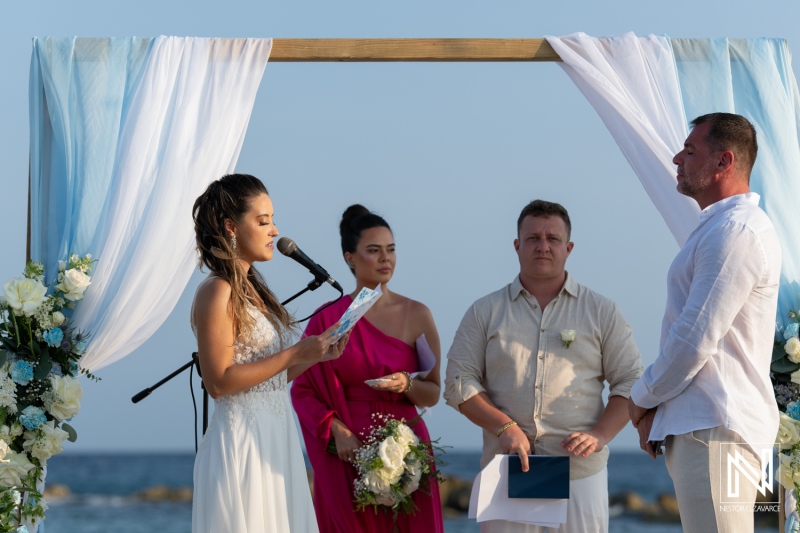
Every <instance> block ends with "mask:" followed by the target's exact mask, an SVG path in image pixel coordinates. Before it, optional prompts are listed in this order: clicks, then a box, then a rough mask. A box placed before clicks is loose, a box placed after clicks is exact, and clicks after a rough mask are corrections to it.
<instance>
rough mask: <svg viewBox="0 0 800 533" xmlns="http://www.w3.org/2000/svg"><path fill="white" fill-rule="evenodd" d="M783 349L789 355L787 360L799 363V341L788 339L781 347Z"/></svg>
mask: <svg viewBox="0 0 800 533" xmlns="http://www.w3.org/2000/svg"><path fill="white" fill-rule="evenodd" d="M783 349H784V350H786V353H787V354H789V360H790V361H791V362H792V363H800V339H798V338H797V337H789V340H788V341H786V344H784V345H783Z"/></svg>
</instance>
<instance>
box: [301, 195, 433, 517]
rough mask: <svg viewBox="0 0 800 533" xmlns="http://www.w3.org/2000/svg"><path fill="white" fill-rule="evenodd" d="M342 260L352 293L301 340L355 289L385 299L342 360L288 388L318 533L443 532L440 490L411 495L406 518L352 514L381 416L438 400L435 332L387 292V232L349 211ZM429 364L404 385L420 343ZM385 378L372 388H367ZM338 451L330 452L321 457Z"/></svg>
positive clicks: (419, 310)
mask: <svg viewBox="0 0 800 533" xmlns="http://www.w3.org/2000/svg"><path fill="white" fill-rule="evenodd" d="M340 233H341V236H342V252H343V254H344V260H345V261H346V262H347V265H348V266H349V267H350V270H351V271H352V272H353V274H354V275H355V278H356V287H355V290H354V291H353V292H352V294H351V295H346V296H345V297H344V298H342V299H341V300H339V301H338V302H336V303H335V304H333V305H331V306H330V307H328V308H326V309H323V310H322V311H321V312H320V313H318V314H317V315H315V316H314V317H313V318H312V319H311V321H310V322H309V324H308V327H307V328H306V330H305V333H304V335H317V334H319V333H320V332H323V331H325V330H326V329H327V328H328V327H330V326H331V325H333V324H335V323H336V321H337V320H338V319H339V318H340V317H341V316H342V313H344V311H345V309H347V307H348V306H349V305H350V303H351V302H352V298H353V297H354V296H355V295H356V294H358V292H359V291H360V290H361V289H362V288H363V287H368V288H370V289H374V288H375V287H377V286H378V285H380V287H381V291H382V292H383V296H381V298H380V299H379V300H378V301H377V302H376V303H375V305H374V306H373V307H372V308H371V309H370V310H369V311H368V312H367V314H366V315H365V316H364V317H363V318H362V319H361V320H359V321H358V323H356V326H355V327H354V328H353V330H352V331H351V333H350V340H349V342H348V344H347V346H346V348H345V350H344V352H343V353H342V355H341V357H339V359H337V360H335V361H328V362H325V363H320V364H317V365H315V366H313V367H312V368H310V369H309V370H307V371H306V372H305V373H304V374H302V375H301V376H299V377H298V378H297V379H295V381H294V385H293V387H292V391H291V394H292V403H293V404H294V408H295V411H297V416H298V418H299V419H300V425H301V428H302V430H303V437H304V439H305V442H306V450H307V452H308V456H309V459H310V460H311V466H312V467H313V468H314V506H315V509H316V514H317V521H318V523H319V529H320V532H321V533H357V532H376V533H391V532H394V531H396V532H411V531H413V532H415V533H422V532H425V533H437V532H442V531H444V526H443V523H442V506H441V502H440V499H439V488H438V486H437V485H436V483H432V484H431V485H430V486H429V487H428V489H427V491H426V490H422V489H420V490H417V491H416V492H415V493H414V502H415V504H416V506H417V510H416V512H415V513H414V514H408V515H404V514H398V515H397V518H396V519H395V516H394V513H393V512H392V511H391V509H390V508H388V507H387V508H381V509H378V512H377V513H376V512H374V510H373V509H371V508H368V509H366V510H364V511H356V506H355V504H354V503H353V501H354V495H353V481H354V480H355V478H356V470H355V468H354V467H353V465H352V461H353V459H354V458H355V452H356V450H357V449H358V448H359V447H360V446H361V444H362V442H363V440H364V438H365V436H366V435H367V434H368V433H369V428H370V427H371V425H372V424H373V420H372V415H373V414H374V413H380V414H384V415H392V416H393V417H394V418H397V419H401V418H402V419H405V420H406V421H410V420H412V419H414V418H415V417H416V416H417V407H429V406H432V405H435V404H436V402H437V401H438V400H439V393H440V385H439V358H440V347H439V334H438V333H437V331H436V325H435V324H434V322H433V317H432V315H431V312H430V311H429V310H428V308H427V307H425V306H424V305H423V304H421V303H420V302H416V301H414V300H412V299H410V298H406V297H405V296H401V295H399V294H397V293H394V292H392V291H390V290H389V287H388V286H387V284H388V283H389V280H390V279H392V274H393V273H394V268H395V263H396V256H395V243H394V237H393V235H392V231H391V229H390V228H389V224H387V223H386V221H385V220H384V219H383V218H381V217H380V216H378V215H375V214H374V213H371V212H370V211H368V210H367V209H366V208H365V207H363V206H361V205H353V206H350V207H349V208H347V210H346V211H345V212H344V215H342V222H341V225H340ZM426 341H427V344H428V345H429V346H430V349H431V351H432V352H433V354H434V355H435V359H436V363H435V365H434V366H433V368H432V369H431V370H430V372H428V374H427V375H424V377H422V376H418V377H417V378H412V376H411V374H413V373H415V372H417V371H419V362H418V357H417V349H416V345H417V342H426ZM374 378H385V379H386V380H387V381H383V382H380V383H378V384H376V385H374V386H369V385H367V384H366V383H364V381H365V380H369V379H374ZM412 429H413V430H414V432H415V433H416V434H417V436H418V437H419V438H420V440H422V441H427V440H430V435H429V433H428V429H427V427H425V423H424V422H423V421H421V420H419V421H418V422H417V423H415V424H414V425H413V426H412ZM331 441H333V443H335V444H336V453H335V454H334V453H331V452H329V451H327V449H328V447H329V443H331Z"/></svg>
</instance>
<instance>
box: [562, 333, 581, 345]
mask: <svg viewBox="0 0 800 533" xmlns="http://www.w3.org/2000/svg"><path fill="white" fill-rule="evenodd" d="M576 335H577V332H576V331H575V330H574V329H562V330H561V341H562V342H563V343H564V344H565V345H566V346H567V348H569V345H570V344H572V341H574V340H575V336H576Z"/></svg>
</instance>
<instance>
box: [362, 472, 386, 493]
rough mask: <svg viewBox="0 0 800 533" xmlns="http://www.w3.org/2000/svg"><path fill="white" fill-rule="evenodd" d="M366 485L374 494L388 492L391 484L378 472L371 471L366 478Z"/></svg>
mask: <svg viewBox="0 0 800 533" xmlns="http://www.w3.org/2000/svg"><path fill="white" fill-rule="evenodd" d="M364 485H366V486H367V488H368V489H369V490H370V492H372V493H374V494H379V493H382V492H387V491H388V490H389V482H388V481H386V480H385V479H383V478H382V477H380V476H379V475H378V470H370V471H369V472H367V474H366V475H365V476H364Z"/></svg>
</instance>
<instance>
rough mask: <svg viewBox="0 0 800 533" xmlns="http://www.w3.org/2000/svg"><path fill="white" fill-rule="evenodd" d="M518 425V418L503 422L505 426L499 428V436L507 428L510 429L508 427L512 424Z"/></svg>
mask: <svg viewBox="0 0 800 533" xmlns="http://www.w3.org/2000/svg"><path fill="white" fill-rule="evenodd" d="M516 425H517V421H516V420H509V421H508V422H506V423H505V424H503V427H501V428H500V429H498V430H497V436H498V437H499V436H500V435H502V434H503V432H504V431H505V430H507V429H508V428H510V427H511V426H516Z"/></svg>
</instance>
